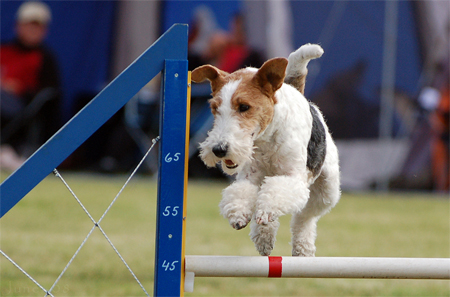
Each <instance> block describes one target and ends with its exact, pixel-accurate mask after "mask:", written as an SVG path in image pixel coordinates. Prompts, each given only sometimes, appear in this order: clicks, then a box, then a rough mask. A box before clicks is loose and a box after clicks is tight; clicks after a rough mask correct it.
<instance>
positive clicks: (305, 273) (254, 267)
mask: <svg viewBox="0 0 450 297" xmlns="http://www.w3.org/2000/svg"><path fill="white" fill-rule="evenodd" d="M186 273H194V275H195V276H198V277H290V278H381V279H450V259H448V258H359V257H358V258H355V257H312V258H309V257H257V256H255V257H253V256H250V257H245V256H186Z"/></svg>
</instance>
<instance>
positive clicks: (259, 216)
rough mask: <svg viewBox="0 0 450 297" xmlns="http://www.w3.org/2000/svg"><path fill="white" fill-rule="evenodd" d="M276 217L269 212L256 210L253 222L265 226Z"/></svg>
mask: <svg viewBox="0 0 450 297" xmlns="http://www.w3.org/2000/svg"><path fill="white" fill-rule="evenodd" d="M277 217H278V216H277V215H275V213H274V212H271V211H264V210H258V211H256V214H255V221H256V223H258V224H260V225H267V224H268V223H270V222H273V221H275V220H276V219H277Z"/></svg>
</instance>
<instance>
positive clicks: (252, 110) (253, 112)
mask: <svg viewBox="0 0 450 297" xmlns="http://www.w3.org/2000/svg"><path fill="white" fill-rule="evenodd" d="M274 99H275V98H273V97H271V98H269V97H267V96H266V95H265V94H263V93H262V92H261V89H260V88H259V87H258V86H256V85H255V84H254V83H253V82H252V80H251V79H250V80H248V81H246V82H245V81H243V82H241V84H240V85H239V87H238V88H237V90H236V92H235V93H234V95H233V97H232V98H231V108H232V109H233V110H234V111H235V113H236V114H237V116H238V117H239V118H240V119H241V120H240V121H239V125H240V127H241V128H242V129H243V130H246V131H248V132H249V133H251V136H252V137H253V136H254V133H256V135H255V136H257V135H259V134H260V133H261V132H263V131H264V130H265V129H266V128H267V126H268V125H269V124H270V122H271V121H272V119H273V112H274V105H275V102H276V100H274Z"/></svg>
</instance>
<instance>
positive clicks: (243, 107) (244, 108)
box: [239, 104, 250, 112]
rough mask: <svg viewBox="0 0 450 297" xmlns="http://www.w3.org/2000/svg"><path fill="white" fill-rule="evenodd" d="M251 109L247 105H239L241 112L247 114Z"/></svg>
mask: <svg viewBox="0 0 450 297" xmlns="http://www.w3.org/2000/svg"><path fill="white" fill-rule="evenodd" d="M249 109H250V106H248V105H247V104H239V112H246V111H247V110H249Z"/></svg>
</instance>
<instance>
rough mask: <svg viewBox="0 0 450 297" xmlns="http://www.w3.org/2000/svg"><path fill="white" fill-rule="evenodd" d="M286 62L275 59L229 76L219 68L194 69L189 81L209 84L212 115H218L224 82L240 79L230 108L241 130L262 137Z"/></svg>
mask: <svg viewBox="0 0 450 297" xmlns="http://www.w3.org/2000/svg"><path fill="white" fill-rule="evenodd" d="M286 66H287V59H285V58H275V59H271V60H269V61H267V62H266V63H264V64H263V66H262V67H261V68H260V69H259V70H258V71H257V72H254V71H251V70H248V69H241V70H238V71H236V72H233V73H231V74H228V73H227V72H224V71H221V70H219V69H218V68H216V67H214V66H211V65H205V66H201V67H198V68H196V69H194V71H193V72H192V80H193V81H194V82H202V81H204V80H206V79H208V80H209V81H210V82H211V89H212V96H213V98H212V99H211V100H210V101H209V102H210V107H211V112H212V113H213V114H214V116H217V114H218V109H219V106H220V105H221V104H222V103H223V100H222V98H220V94H219V92H220V90H221V89H222V87H223V86H225V85H226V84H227V83H229V82H232V81H238V80H240V81H241V82H240V84H239V86H238V87H237V89H236V91H235V92H234V94H233V95H232V97H231V101H230V102H231V109H232V110H233V112H234V113H235V114H236V115H237V116H238V117H239V119H240V121H239V123H240V124H239V125H240V127H241V128H242V129H243V130H245V131H248V132H249V133H250V134H251V136H252V137H254V134H255V133H257V135H259V134H261V133H262V132H263V131H264V130H265V129H266V128H267V126H268V125H269V124H270V122H271V121H272V119H273V114H274V105H275V104H276V102H277V100H276V98H275V92H276V91H277V90H278V89H279V88H280V87H281V86H282V85H283V81H284V77H285V71H286Z"/></svg>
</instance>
